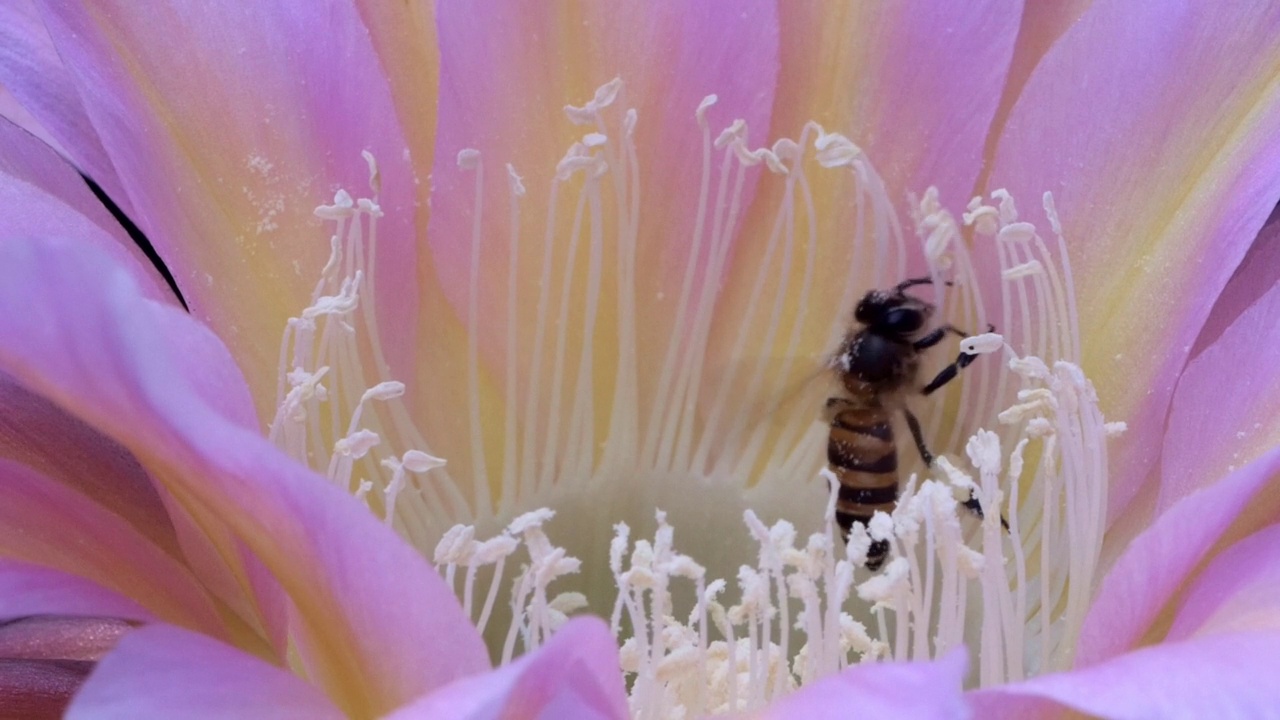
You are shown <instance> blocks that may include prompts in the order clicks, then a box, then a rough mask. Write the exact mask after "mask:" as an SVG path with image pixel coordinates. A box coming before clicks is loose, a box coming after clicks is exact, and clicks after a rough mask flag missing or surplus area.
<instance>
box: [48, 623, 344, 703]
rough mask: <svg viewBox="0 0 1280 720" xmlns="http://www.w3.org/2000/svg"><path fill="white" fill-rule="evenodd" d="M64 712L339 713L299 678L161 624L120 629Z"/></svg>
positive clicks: (216, 643)
mask: <svg viewBox="0 0 1280 720" xmlns="http://www.w3.org/2000/svg"><path fill="white" fill-rule="evenodd" d="M66 716H67V717H68V718H94V720H98V719H99V718H168V717H182V718H192V719H196V718H231V717H246V718H247V717H252V718H341V717H345V716H344V715H343V714H342V713H341V712H340V711H339V710H338V709H337V708H335V707H334V706H333V705H332V704H331V703H330V702H329V701H328V699H327V698H325V697H324V695H322V694H321V693H320V692H319V691H318V690H316V688H314V687H312V686H310V685H308V684H306V683H305V682H303V681H302V680H301V679H299V678H297V677H295V676H294V675H291V674H289V673H288V672H286V671H284V670H281V669H280V668H277V667H273V666H271V665H268V664H267V663H265V662H262V661H261V660H258V659H256V658H254V657H251V656H249V655H245V654H244V653H241V652H238V651H236V650H234V649H232V648H230V647H228V646H226V645H223V644H221V643H218V642H215V641H213V640H211V639H209V638H207V637H204V636H202V635H197V634H195V633H190V632H187V631H185V630H179V629H177V628H174V627H167V626H164V625H154V626H150V627H145V628H141V629H138V630H135V631H133V632H132V633H129V635H127V636H125V637H124V638H123V639H122V640H121V641H120V644H119V645H118V646H117V647H116V649H115V651H114V652H112V653H111V654H109V655H107V657H105V658H104V659H103V660H102V661H101V662H99V663H98V666H97V668H96V669H95V670H94V671H93V674H92V675H90V676H89V679H88V680H87V681H85V684H84V686H83V687H82V688H81V689H80V692H79V693H77V694H76V697H75V700H74V701H73V702H72V704H71V707H70V708H69V709H68V711H67V715H66Z"/></svg>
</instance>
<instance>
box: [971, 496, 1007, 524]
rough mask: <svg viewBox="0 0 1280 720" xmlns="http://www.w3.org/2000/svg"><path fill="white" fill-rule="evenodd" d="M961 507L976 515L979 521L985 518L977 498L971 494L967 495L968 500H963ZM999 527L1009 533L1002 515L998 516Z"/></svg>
mask: <svg viewBox="0 0 1280 720" xmlns="http://www.w3.org/2000/svg"><path fill="white" fill-rule="evenodd" d="M961 505H964V507H965V509H966V510H968V511H969V512H972V513H973V514H974V515H977V516H978V519H979V520H982V519H983V518H985V517H986V516H985V515H983V514H982V503H980V502H978V496H977V495H974V494H973V493H972V492H970V493H969V499H968V500H965V501H964V502H963V503H961ZM1000 527H1002V528H1004V531H1005V532H1009V521H1008V520H1005V519H1004V515H1001V516H1000Z"/></svg>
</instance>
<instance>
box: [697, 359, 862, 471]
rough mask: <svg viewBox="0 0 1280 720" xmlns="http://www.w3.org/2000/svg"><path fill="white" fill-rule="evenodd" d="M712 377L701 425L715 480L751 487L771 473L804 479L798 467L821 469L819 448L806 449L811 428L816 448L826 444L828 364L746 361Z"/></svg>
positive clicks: (831, 385) (831, 382)
mask: <svg viewBox="0 0 1280 720" xmlns="http://www.w3.org/2000/svg"><path fill="white" fill-rule="evenodd" d="M712 377H713V378H716V382H713V383H712V385H713V386H715V387H714V388H713V391H712V392H709V393H704V396H703V398H701V399H700V408H701V410H702V412H700V420H701V422H700V423H699V424H700V425H701V427H702V432H703V437H704V441H705V443H706V444H707V446H708V447H710V448H711V451H712V452H711V453H710V457H711V459H713V460H714V462H712V463H710V464H709V465H708V466H706V467H708V469H709V470H710V471H712V473H713V474H719V473H730V474H732V475H733V476H739V477H740V476H742V475H748V476H750V478H751V479H750V480H749V481H748V482H749V483H750V484H754V483H755V481H757V480H762V479H764V476H765V475H768V474H769V473H772V472H783V473H786V474H792V473H795V472H800V473H808V472H811V471H812V469H810V470H804V469H800V468H799V466H801V465H805V466H807V465H813V466H814V468H816V467H817V466H818V465H819V464H820V463H821V461H822V458H823V457H824V455H823V454H822V452H821V450H820V448H819V449H814V448H809V445H812V444H813V437H814V428H815V426H816V427H819V428H821V430H820V432H818V434H817V436H816V437H817V438H818V440H819V442H820V441H821V440H822V439H825V436H826V430H825V427H824V426H823V423H824V420H825V417H824V415H825V413H824V408H825V406H826V401H827V398H829V397H831V396H832V395H833V394H835V391H836V386H837V385H836V382H835V376H834V374H833V373H832V372H831V366H830V364H829V361H828V359H827V358H825V357H819V358H815V357H798V356H792V357H781V358H744V359H739V360H735V361H733V362H731V363H728V364H727V365H726V366H725V367H723V368H722V369H720V370H719V371H717V372H716V373H714V374H713V375H712ZM793 466H794V467H793Z"/></svg>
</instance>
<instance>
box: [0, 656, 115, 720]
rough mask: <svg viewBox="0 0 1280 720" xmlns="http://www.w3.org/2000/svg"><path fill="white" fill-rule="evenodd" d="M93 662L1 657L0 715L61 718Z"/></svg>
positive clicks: (34, 719)
mask: <svg viewBox="0 0 1280 720" xmlns="http://www.w3.org/2000/svg"><path fill="white" fill-rule="evenodd" d="M92 669H93V663H88V662H84V661H82V660H5V659H0V716H3V717H7V718H22V719H23V720H44V718H60V717H62V713H63V710H65V709H66V707H67V702H68V701H69V700H70V699H71V696H72V695H73V694H74V693H75V691H76V689H77V688H78V687H80V683H82V682H83V681H84V678H85V676H86V675H88V674H89V671H90V670H92Z"/></svg>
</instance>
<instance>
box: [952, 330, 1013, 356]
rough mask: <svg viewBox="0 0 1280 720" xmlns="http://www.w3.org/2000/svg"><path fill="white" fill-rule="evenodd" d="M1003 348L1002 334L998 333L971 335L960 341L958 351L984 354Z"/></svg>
mask: <svg viewBox="0 0 1280 720" xmlns="http://www.w3.org/2000/svg"><path fill="white" fill-rule="evenodd" d="M1003 348H1004V336H1003V335H1001V334H999V333H993V332H992V333H983V334H981V335H973V336H971V337H967V338H965V339H963V340H961V341H960V352H962V353H965V354H966V355H986V354H989V353H993V352H996V351H997V350H1001V349H1003Z"/></svg>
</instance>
